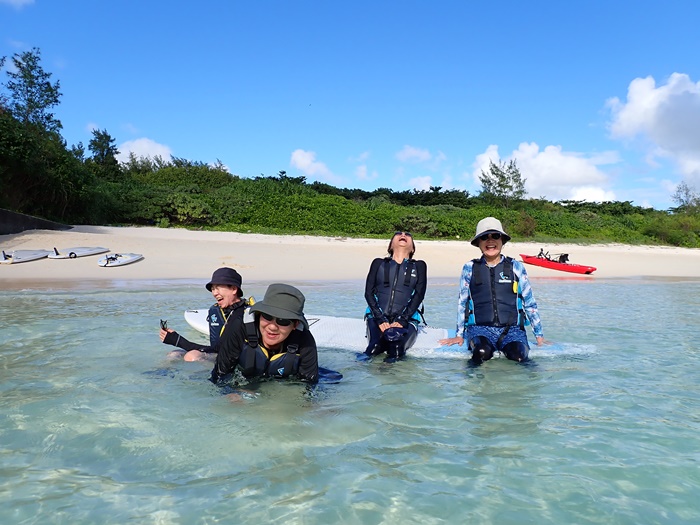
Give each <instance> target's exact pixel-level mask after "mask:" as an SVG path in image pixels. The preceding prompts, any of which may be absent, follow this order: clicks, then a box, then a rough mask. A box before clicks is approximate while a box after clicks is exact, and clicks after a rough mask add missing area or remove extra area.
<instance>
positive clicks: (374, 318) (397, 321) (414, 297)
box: [365, 231, 428, 362]
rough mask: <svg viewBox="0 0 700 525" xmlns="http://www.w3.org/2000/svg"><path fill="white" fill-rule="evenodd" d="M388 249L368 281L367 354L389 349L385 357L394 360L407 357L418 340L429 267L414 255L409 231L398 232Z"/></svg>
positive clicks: (413, 244)
mask: <svg viewBox="0 0 700 525" xmlns="http://www.w3.org/2000/svg"><path fill="white" fill-rule="evenodd" d="M387 252H388V254H389V256H388V257H384V258H377V259H374V260H373V261H372V264H371V265H370V268H369V273H368V274H367V281H366V282H365V300H366V301H367V312H366V314H365V320H366V322H367V334H368V339H369V342H368V345H367V349H366V350H365V356H367V357H372V356H376V355H379V354H382V353H384V352H386V358H385V359H384V360H385V361H388V362H392V361H395V360H396V359H401V358H403V357H404V356H405V355H406V350H408V349H409V348H410V347H411V345H413V343H414V342H415V340H416V335H417V328H416V326H417V325H418V323H419V322H420V320H421V314H420V313H419V308H420V307H421V304H422V303H423V298H424V297H425V290H426V288H427V283H428V267H427V265H426V264H425V262H424V261H420V260H416V259H414V258H413V254H415V253H416V245H415V242H414V241H413V236H412V235H411V234H410V233H409V232H405V231H398V232H396V233H394V235H393V237H392V238H391V240H390V241H389V247H388V248H387Z"/></svg>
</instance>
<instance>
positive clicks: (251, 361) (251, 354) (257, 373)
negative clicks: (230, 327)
mask: <svg viewBox="0 0 700 525" xmlns="http://www.w3.org/2000/svg"><path fill="white" fill-rule="evenodd" d="M243 326H244V327H245V330H246V342H245V344H244V345H243V348H242V349H241V353H240V355H239V356H238V367H239V369H240V371H241V373H242V374H243V376H244V377H246V378H250V377H261V376H264V377H275V378H283V377H289V376H291V375H295V374H297V373H298V372H299V363H300V362H301V357H300V356H299V354H298V351H299V346H298V345H295V344H290V345H285V343H284V342H283V343H282V348H283V350H284V348H285V346H286V350H284V351H282V352H280V353H277V354H274V355H272V356H270V355H269V351H268V350H267V349H266V348H265V347H263V346H261V345H260V344H259V342H258V329H257V327H256V326H255V322H253V321H250V322H247V323H244V324H243Z"/></svg>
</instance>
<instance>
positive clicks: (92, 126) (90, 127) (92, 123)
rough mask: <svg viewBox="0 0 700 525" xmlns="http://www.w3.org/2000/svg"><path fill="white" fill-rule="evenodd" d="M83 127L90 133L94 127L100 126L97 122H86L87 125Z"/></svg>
mask: <svg viewBox="0 0 700 525" xmlns="http://www.w3.org/2000/svg"><path fill="white" fill-rule="evenodd" d="M85 129H86V130H88V131H89V132H90V133H92V132H93V131H95V130H96V129H100V127H99V126H98V125H97V124H95V123H94V122H88V123H87V125H86V126H85Z"/></svg>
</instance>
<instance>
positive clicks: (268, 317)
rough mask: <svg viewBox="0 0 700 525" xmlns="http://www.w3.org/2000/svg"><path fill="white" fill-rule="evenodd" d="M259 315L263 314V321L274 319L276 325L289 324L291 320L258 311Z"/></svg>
mask: <svg viewBox="0 0 700 525" xmlns="http://www.w3.org/2000/svg"><path fill="white" fill-rule="evenodd" d="M260 315H261V316H263V318H264V319H265V321H270V322H273V321H274V322H275V324H276V325H277V326H289V325H290V324H292V322H293V321H292V320H291V319H280V318H279V317H275V316H274V315H270V314H265V313H262V312H260Z"/></svg>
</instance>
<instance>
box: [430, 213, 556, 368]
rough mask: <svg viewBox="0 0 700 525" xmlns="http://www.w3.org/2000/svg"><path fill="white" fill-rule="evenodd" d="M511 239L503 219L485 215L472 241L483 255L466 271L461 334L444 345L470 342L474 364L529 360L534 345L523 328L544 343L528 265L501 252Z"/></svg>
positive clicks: (462, 285) (462, 284) (461, 299)
mask: <svg viewBox="0 0 700 525" xmlns="http://www.w3.org/2000/svg"><path fill="white" fill-rule="evenodd" d="M509 240H510V235H508V234H507V233H506V232H505V230H504V229H503V226H502V225H501V221H499V220H498V219H496V218H494V217H486V218H484V219H482V220H480V221H479V223H478V224H477V226H476V234H475V235H474V237H473V238H472V240H471V244H472V245H473V246H476V247H478V248H479V249H480V250H481V257H480V258H479V259H473V260H471V261H469V262H467V263H466V264H465V265H464V268H463V269H462V277H461V279H460V289H459V301H458V305H457V332H456V333H457V335H456V336H455V337H451V338H447V339H441V340H440V344H442V345H455V344H459V345H462V344H464V342H465V340H466V341H468V343H469V349H470V350H471V352H472V358H471V361H472V363H474V364H480V363H482V362H483V361H487V360H489V359H491V358H492V357H493V355H494V354H495V353H496V352H502V353H503V354H504V355H505V356H506V357H507V358H508V359H511V360H513V361H519V362H522V361H527V360H528V355H529V352H530V346H529V344H528V341H527V333H526V332H525V326H526V325H528V324H530V325H531V326H532V331H533V333H534V334H535V339H536V340H537V344H538V345H542V344H544V342H545V341H544V336H543V333H542V322H541V320H540V314H539V311H538V309H537V303H536V302H535V297H534V295H533V293H532V287H531V286H530V280H529V279H528V276H527V271H526V270H525V266H524V265H523V263H521V262H520V261H516V260H514V259H512V258H510V257H506V256H504V255H502V254H501V251H502V249H503V245H504V244H506V243H507V242H508V241H509Z"/></svg>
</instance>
